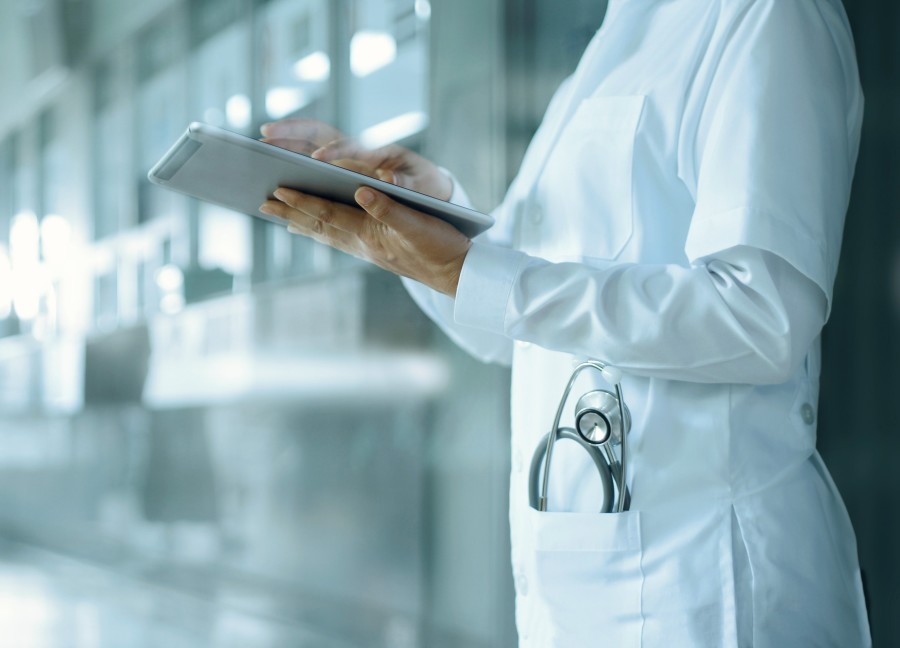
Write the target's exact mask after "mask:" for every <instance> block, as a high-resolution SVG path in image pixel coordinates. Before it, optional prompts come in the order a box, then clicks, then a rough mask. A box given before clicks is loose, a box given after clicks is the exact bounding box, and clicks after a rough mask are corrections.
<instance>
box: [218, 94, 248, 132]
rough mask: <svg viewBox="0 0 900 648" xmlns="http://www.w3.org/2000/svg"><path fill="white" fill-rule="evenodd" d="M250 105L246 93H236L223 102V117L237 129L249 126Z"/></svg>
mask: <svg viewBox="0 0 900 648" xmlns="http://www.w3.org/2000/svg"><path fill="white" fill-rule="evenodd" d="M251 117H252V106H251V104H250V98H249V97H248V96H247V95H243V94H236V95H234V96H232V97H230V98H229V99H228V101H227V102H226V103H225V119H227V120H228V125H229V126H231V127H232V128H236V129H238V130H244V129H246V128H249V127H250V121H251Z"/></svg>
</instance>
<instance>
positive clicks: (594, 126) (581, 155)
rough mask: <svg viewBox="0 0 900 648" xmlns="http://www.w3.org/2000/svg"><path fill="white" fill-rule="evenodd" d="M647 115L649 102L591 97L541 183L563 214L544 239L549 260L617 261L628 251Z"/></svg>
mask: <svg viewBox="0 0 900 648" xmlns="http://www.w3.org/2000/svg"><path fill="white" fill-rule="evenodd" d="M643 109H644V97H643V96H625V97H598V96H595V97H589V98H587V99H585V100H584V101H582V103H581V104H580V105H579V106H578V108H577V110H576V111H575V113H574V114H573V116H572V118H571V120H570V121H569V122H568V123H567V124H566V126H565V127H564V128H563V129H562V131H561V132H560V135H559V140H558V141H557V143H556V145H555V146H554V147H553V150H552V151H551V153H550V156H549V158H548V160H547V166H546V168H545V170H544V174H543V176H542V178H541V181H540V193H541V195H542V197H543V199H544V202H545V203H546V205H547V206H548V209H552V210H553V213H554V214H555V215H556V214H558V216H556V217H555V218H554V219H553V220H554V222H552V223H547V224H545V225H544V227H546V228H547V229H548V231H547V232H544V233H542V237H541V238H542V239H543V240H545V241H548V243H549V247H550V248H551V249H549V250H548V256H556V257H558V258H559V259H560V260H562V259H565V258H568V259H573V260H582V259H585V260H590V259H592V258H594V259H615V258H616V257H618V256H619V255H620V254H621V253H622V251H623V250H624V249H625V247H626V246H627V244H628V242H629V240H630V239H631V236H632V234H633V231H634V221H633V211H634V209H633V204H632V200H633V166H634V144H635V137H636V135H637V130H638V123H639V122H640V118H641V113H642V112H643ZM558 219H561V220H562V221H563V222H559V220H558ZM554 248H555V249H554Z"/></svg>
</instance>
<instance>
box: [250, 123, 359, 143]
mask: <svg viewBox="0 0 900 648" xmlns="http://www.w3.org/2000/svg"><path fill="white" fill-rule="evenodd" d="M260 131H261V133H262V134H263V136H264V137H270V138H281V139H305V140H309V141H311V142H315V143H316V145H317V146H322V145H323V144H327V143H328V142H331V141H333V140H336V139H339V138H341V137H343V135H342V134H341V132H340V131H339V130H338V129H336V128H334V127H333V126H330V125H328V124H326V123H324V122H321V121H318V120H316V119H282V120H279V121H275V122H269V123H267V124H263V125H262V127H261V128H260Z"/></svg>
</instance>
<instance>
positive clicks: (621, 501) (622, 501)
mask: <svg viewBox="0 0 900 648" xmlns="http://www.w3.org/2000/svg"><path fill="white" fill-rule="evenodd" d="M589 368H590V369H596V370H597V371H599V372H600V373H601V374H603V375H604V376H605V375H606V371H605V370H606V365H605V364H603V363H602V362H598V361H596V360H586V361H585V362H582V363H581V364H579V365H578V366H577V367H575V370H574V371H573V372H572V375H571V377H569V382H568V383H567V384H566V388H565V390H564V391H563V395H562V398H560V400H559V406H558V407H557V408H556V416H555V417H554V419H553V426H552V427H551V428H550V433H549V434H548V435H547V450H546V452H545V453H544V474H543V477H542V480H541V492H540V497H539V498H538V510H539V511H546V510H547V491H548V490H549V488H550V462H551V460H552V458H553V446H554V445H555V444H556V439H557V437H558V436H559V435H558V430H559V422H560V421H561V420H562V413H563V409H564V408H565V406H566V403H568V401H569V395H570V394H571V393H572V387H573V386H574V385H575V380H576V379H577V378H578V376H579V374H581V372H582V371H584V370H585V369H589ZM614 388H615V390H616V399H617V401H618V403H617V407H618V408H619V439H620V443H621V446H622V448H621V450H620V456H621V462H618V463H619V469H618V470H615V464H616V463H617V462H615V461H614V457H613V456H612V450H611V449H610V448H609V446H608V444H609V442H608V441H607V443H606V444H601V445H603V446H604V448H603V449H604V452H605V453H606V455H607V457H608V458H610V459H611V461H610V468H611V469H613V470H614V472H615V473H618V474H616V475H615V477H616V478H617V479H616V482H617V484H616V485H617V487H618V495H617V499H616V512H617V513H622V512H623V511H625V510H626V509H627V508H628V499H629V498H628V497H627V493H626V485H625V473H626V466H627V454H626V453H627V450H626V446H627V443H626V438H625V437H626V429H625V421H626V418H625V416H626V415H625V405H624V403H625V400H624V396H623V393H622V384H621V383H620V382H617V383H615V385H614Z"/></svg>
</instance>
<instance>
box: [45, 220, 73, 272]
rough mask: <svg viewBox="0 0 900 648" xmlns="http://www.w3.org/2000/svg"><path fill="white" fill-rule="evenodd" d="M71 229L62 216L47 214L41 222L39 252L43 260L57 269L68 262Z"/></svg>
mask: <svg viewBox="0 0 900 648" xmlns="http://www.w3.org/2000/svg"><path fill="white" fill-rule="evenodd" d="M71 237H72V227H71V225H69V221H67V220H66V219H65V218H63V217H62V216H58V215H56V214H48V215H47V216H44V218H43V220H42V221H41V250H42V252H43V256H44V260H45V261H46V262H47V263H48V264H49V265H50V266H52V267H54V268H58V267H60V266H62V265H64V264H65V263H66V261H68V257H69V252H70V243H71Z"/></svg>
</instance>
